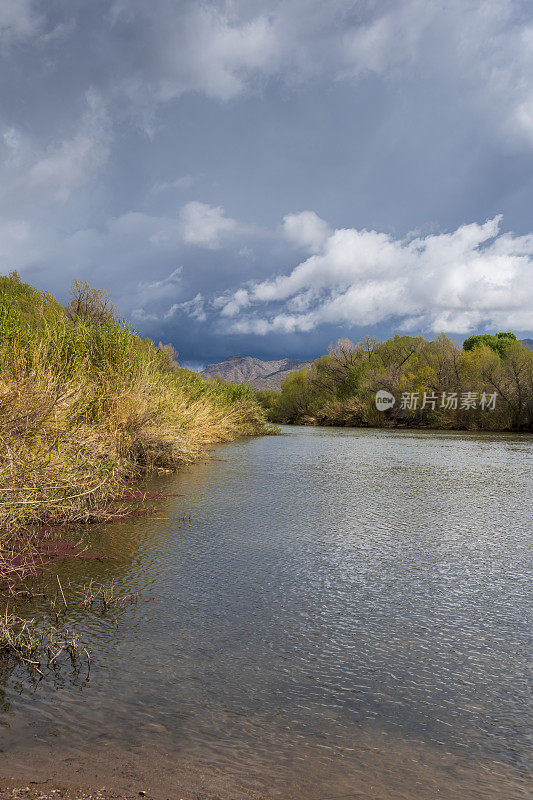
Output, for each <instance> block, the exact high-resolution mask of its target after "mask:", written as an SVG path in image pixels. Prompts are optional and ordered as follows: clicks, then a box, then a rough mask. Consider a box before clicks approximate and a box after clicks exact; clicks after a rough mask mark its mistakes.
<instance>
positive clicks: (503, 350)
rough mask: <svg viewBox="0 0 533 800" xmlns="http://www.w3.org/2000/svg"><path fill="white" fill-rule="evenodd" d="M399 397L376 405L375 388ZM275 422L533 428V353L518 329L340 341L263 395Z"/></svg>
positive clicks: (270, 416)
mask: <svg viewBox="0 0 533 800" xmlns="http://www.w3.org/2000/svg"><path fill="white" fill-rule="evenodd" d="M380 390H381V391H385V392H389V393H390V394H391V395H393V396H394V398H395V402H394V405H392V406H391V407H390V408H387V409H385V410H378V409H377V408H376V402H375V398H376V392H378V391H380ZM257 396H258V399H259V400H260V402H261V403H262V405H263V406H264V408H265V410H266V411H267V414H268V417H269V419H270V420H272V421H274V422H282V423H295V424H302V425H336V426H353V427H358V426H373V427H425V428H443V429H446V428H447V429H458V430H493V431H531V430H533V352H532V351H531V350H529V349H528V348H526V347H524V346H522V345H521V344H520V342H519V341H517V339H516V336H515V335H514V334H509V333H501V334H497V335H493V336H488V335H484V336H473V337H471V338H470V339H467V340H465V342H464V345H463V347H458V346H457V345H456V344H454V342H452V341H451V340H450V339H448V338H447V337H446V336H444V335H441V336H439V337H438V338H437V339H435V340H434V341H428V340H426V339H424V338H423V337H422V336H417V337H412V336H394V337H393V338H391V339H387V340H386V341H384V342H378V341H377V340H376V339H374V338H371V337H366V338H365V339H364V340H363V341H362V342H360V343H359V344H357V345H354V344H353V343H352V342H350V341H349V340H348V339H342V340H339V342H337V344H336V345H335V346H334V347H332V348H331V349H330V351H329V353H328V355H325V356H322V358H319V359H317V360H316V361H314V362H313V364H312V366H311V368H310V369H307V370H302V371H300V372H296V373H293V374H291V375H289V376H288V377H287V378H286V379H285V381H284V382H283V385H282V389H281V391H279V392H273V391H271V392H258V393H257Z"/></svg>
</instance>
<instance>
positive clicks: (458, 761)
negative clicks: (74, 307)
mask: <svg viewBox="0 0 533 800" xmlns="http://www.w3.org/2000/svg"><path fill="white" fill-rule="evenodd" d="M532 466H533V438H532V437H530V436H513V435H510V434H509V435H508V434H495V435H492V434H486V433H482V434H474V433H458V432H437V431H432V432H428V431H399V430H394V431H385V430H361V429H333V428H303V427H285V428H283V429H282V435H281V436H277V437H274V436H272V437H263V438H252V439H243V440H240V441H237V442H234V443H232V444H229V445H224V446H222V447H217V448H216V450H215V451H214V452H213V454H212V457H211V458H209V459H205V460H203V461H202V462H200V463H198V464H195V465H193V466H192V467H189V468H187V469H185V470H184V471H182V472H181V473H179V474H176V475H172V476H165V477H160V478H157V479H154V480H152V481H151V482H150V484H149V488H150V489H151V490H155V491H158V492H162V493H164V494H177V495H180V496H179V497H172V498H171V497H168V498H167V499H164V500H159V501H157V502H156V503H155V505H156V506H157V508H158V512H157V513H154V514H150V515H147V516H135V517H131V518H126V519H124V520H121V521H119V522H114V523H112V524H106V525H98V526H88V527H86V528H83V529H79V530H77V531H74V532H72V534H71V535H72V536H74V537H75V538H76V540H80V539H81V540H82V542H83V544H84V546H86V547H87V548H88V549H89V550H90V551H91V552H94V553H98V554H99V555H101V556H105V558H103V559H102V560H99V561H95V560H74V561H73V560H70V561H61V562H60V561H58V562H55V563H54V564H53V570H52V572H50V573H48V574H46V575H45V576H43V577H41V578H40V579H38V580H37V581H36V583H35V585H36V587H37V588H39V589H42V590H43V591H44V592H45V593H47V594H48V595H50V594H52V593H53V591H54V587H55V589H56V590H57V582H56V578H55V575H56V573H57V574H58V575H59V577H60V581H61V586H62V587H63V589H64V591H65V595H66V600H67V603H68V606H69V611H68V625H69V626H70V628H71V629H72V630H74V631H76V632H77V633H78V634H79V636H80V638H81V641H82V642H83V645H84V646H86V647H87V648H88V650H89V651H90V652H91V657H92V665H91V670H90V674H89V676H88V678H87V675H86V670H85V667H84V665H80V666H79V667H76V668H72V669H71V668H69V667H68V665H65V668H64V669H62V670H61V671H60V672H58V674H57V675H55V676H54V675H52V676H49V677H48V678H47V679H44V680H41V681H40V682H39V683H38V684H37V685H35V684H34V683H33V682H32V681H30V680H28V678H27V677H25V676H24V675H23V674H22V673H21V672H20V670H13V669H6V668H5V667H4V668H3V672H2V673H1V675H0V679H1V683H2V690H1V693H0V738H1V741H0V774H1V775H3V776H9V777H10V776H13V777H14V778H16V779H21V780H26V779H31V778H35V779H39V780H40V779H45V778H52V779H54V780H67V781H72V782H76V783H81V784H87V785H90V784H95V785H96V784H97V785H107V786H111V787H114V788H117V789H118V790H120V791H124V792H128V791H134V790H135V791H137V790H143V791H147V792H148V794H151V795H153V796H154V797H164V798H166V797H183V798H189V797H191V798H192V797H197V796H198V795H201V796H202V797H203V796H213V797H215V796H218V797H222V798H224V800H226V798H252V797H261V798H263V797H264V798H280V799H283V800H286V799H287V798H293V797H294V798H305V800H319V799H320V800H325V799H326V798H331V800H333V798H339V799H340V798H345V799H346V800H348V799H350V798H354V799H355V798H368V799H369V800H370V799H371V800H382V799H383V800H385V798H387V800H400V798H409V800H432V798H447V800H474V799H476V800H494V798H501V799H502V800H504V799H505V800H514V798H517V799H518V798H526V797H527V796H528V789H529V788H530V786H531V784H530V783H529V784H528V775H529V776H530V775H531V773H530V771H529V769H530V767H531V749H530V746H529V747H528V733H529V732H530V731H531V714H530V711H531V707H530V705H528V703H529V699H528V677H530V675H529V674H528V662H530V660H531V659H530V655H531V652H530V651H531V627H530V619H531V616H530V615H531V592H530V576H531V538H532V537H531V529H532V524H531V523H532V519H533V491H532V488H533V486H532V474H533V470H532ZM91 580H92V581H93V582H95V583H97V584H103V585H106V586H109V585H111V583H112V584H113V586H114V588H115V590H116V591H117V592H118V593H121V594H131V595H134V596H135V599H136V601H135V602H132V603H126V604H124V605H123V606H121V607H120V608H117V609H115V610H114V611H113V613H105V614H102V613H100V612H99V611H97V610H94V609H93V610H92V611H91V610H87V609H83V608H82V607H81V605H82V604H81V598H82V596H83V591H82V587H83V586H84V585H87V584H88V582H89V581H91ZM32 607H33V608H35V607H37V610H38V612H39V613H42V614H46V613H47V611H46V608H47V605H46V603H45V601H44V600H43V601H42V603H41V604H40V601H37V603H35V601H34V602H33V606H32ZM39 609H40V611H39ZM24 610H25V609H24V606H23V605H22V606H21V611H24ZM528 615H529V616H528ZM177 792H179V794H176V793H177Z"/></svg>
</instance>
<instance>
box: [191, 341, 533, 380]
mask: <svg viewBox="0 0 533 800" xmlns="http://www.w3.org/2000/svg"><path fill="white" fill-rule="evenodd" d="M520 341H521V344H523V345H524V346H525V347H529V349H530V350H533V339H521V340H520ZM312 363H313V362H312V361H304V360H303V359H301V358H281V359H280V360H279V361H261V359H260V358H252V357H251V356H230V357H229V358H227V359H226V360H225V361H221V362H220V363H218V364H208V365H207V367H206V368H205V369H204V370H203V371H202V372H201V373H200V375H201V376H202V377H203V378H210V379H213V378H216V376H217V375H219V376H220V377H221V378H224V380H225V381H228V382H229V383H243V381H246V383H249V384H250V386H253V387H254V389H281V384H282V383H283V381H284V380H285V378H286V377H287V375H290V373H291V372H296V371H297V370H300V369H308V368H309V367H310V366H311V364H312Z"/></svg>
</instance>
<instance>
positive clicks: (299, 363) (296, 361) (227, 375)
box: [200, 355, 312, 390]
mask: <svg viewBox="0 0 533 800" xmlns="http://www.w3.org/2000/svg"><path fill="white" fill-rule="evenodd" d="M311 364H312V361H307V360H304V359H301V358H280V359H278V360H276V361H262V360H261V359H260V358H254V357H253V356H240V355H233V356H229V357H228V358H226V359H225V360H224V361H220V362H218V363H217V364H208V365H207V366H206V367H205V369H204V370H202V372H201V373H200V375H201V376H202V377H203V378H208V379H210V380H213V379H214V378H216V377H217V376H220V377H221V378H223V379H224V380H226V381H228V382H229V383H236V384H237V383H243V382H246V383H249V384H250V386H253V388H254V389H262V390H267V389H281V384H282V383H283V381H284V380H285V378H286V377H287V375H290V373H291V372H295V371H297V370H300V369H307V368H308V367H310V366H311Z"/></svg>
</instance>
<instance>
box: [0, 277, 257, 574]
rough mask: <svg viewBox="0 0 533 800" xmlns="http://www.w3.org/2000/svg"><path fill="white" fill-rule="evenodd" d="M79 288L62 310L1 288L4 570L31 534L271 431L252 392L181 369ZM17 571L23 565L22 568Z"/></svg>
mask: <svg viewBox="0 0 533 800" xmlns="http://www.w3.org/2000/svg"><path fill="white" fill-rule="evenodd" d="M174 355H175V354H174V352H173V350H172V348H171V347H170V346H166V347H163V346H161V345H160V346H159V347H156V346H155V345H154V344H153V342H151V341H150V340H148V339H141V338H140V337H139V336H137V335H136V334H135V333H134V332H133V331H132V330H131V329H130V328H128V326H127V325H126V324H125V323H124V322H123V321H121V320H120V319H118V318H117V315H116V313H115V311H114V309H113V306H112V304H111V303H110V302H109V300H108V298H107V296H106V295H105V293H104V292H99V291H96V290H92V289H90V288H89V287H88V286H87V285H86V284H83V283H79V282H78V283H76V284H75V286H74V288H73V296H72V300H71V303H70V304H69V306H68V307H67V308H63V307H62V306H61V305H60V304H59V303H58V302H57V300H56V299H55V298H54V297H52V296H51V295H50V294H49V293H47V292H42V291H41V292H39V291H36V290H35V289H34V288H32V287H31V286H29V285H28V284H25V283H22V282H21V281H20V279H19V277H18V276H17V275H16V273H13V274H11V275H9V276H6V277H0V439H1V444H2V447H1V450H0V570H1V571H2V573H3V575H4V577H5V576H6V575H7V572H8V570H9V568H10V565H11V569H17V559H16V558H15V559H13V555H14V553H15V554H19V555H20V553H21V552H24V550H25V549H31V546H32V541H33V537H34V532H35V530H36V529H37V528H40V529H43V528H46V527H49V526H54V525H57V524H59V523H74V522H76V523H77V522H88V521H93V520H100V519H105V518H106V517H108V516H109V515H110V513H111V512H110V511H109V506H108V501H109V499H110V498H111V497H116V496H120V494H121V492H123V490H124V487H125V486H126V485H127V484H129V483H131V482H132V481H134V480H135V478H136V477H138V476H139V475H140V474H141V473H143V472H146V471H148V470H154V469H175V468H177V467H179V466H180V465H183V464H187V463H189V462H191V461H193V460H194V459H195V458H197V457H198V456H199V455H200V454H202V453H203V452H205V449H206V447H207V446H208V445H211V444H213V443H215V442H225V441H230V440H232V439H234V438H235V437H237V436H240V435H247V434H257V433H261V432H263V431H264V413H263V411H262V409H261V408H260V407H259V405H258V403H257V401H256V399H255V397H254V394H253V392H252V390H251V389H249V388H248V387H246V386H232V385H230V384H226V383H222V382H215V383H207V382H206V381H204V380H202V379H201V378H200V377H199V376H198V375H197V374H196V373H193V372H191V371H189V370H187V369H182V368H180V367H179V366H178V364H177V363H176V361H175V360H174ZM19 560H20V559H19Z"/></svg>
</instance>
